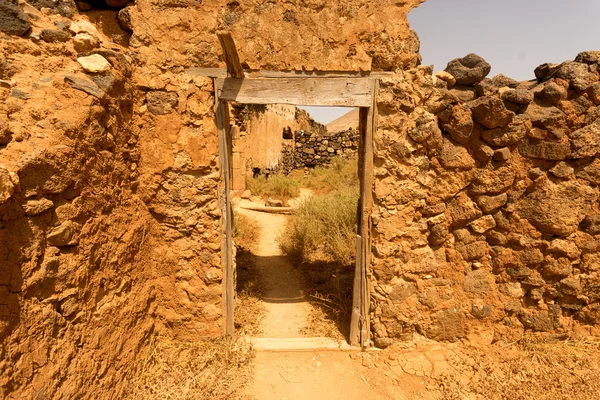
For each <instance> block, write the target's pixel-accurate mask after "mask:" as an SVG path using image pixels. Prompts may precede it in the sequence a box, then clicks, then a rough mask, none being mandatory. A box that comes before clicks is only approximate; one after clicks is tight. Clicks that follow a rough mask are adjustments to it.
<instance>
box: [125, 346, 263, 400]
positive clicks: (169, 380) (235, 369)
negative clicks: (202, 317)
mask: <svg viewBox="0 0 600 400" xmlns="http://www.w3.org/2000/svg"><path fill="white" fill-rule="evenodd" d="M253 357H254V354H253V351H252V349H251V347H250V345H249V344H247V343H245V342H244V341H241V340H235V339H231V338H220V339H213V340H206V341H200V342H193V343H185V342H175V341H170V340H166V339H162V340H161V339H159V338H157V337H154V338H153V339H152V342H151V343H150V346H149V351H148V354H147V356H146V358H145V359H144V360H143V361H141V363H140V364H141V365H140V368H139V371H138V373H137V374H136V375H135V376H134V377H133V378H132V379H131V380H130V381H129V382H128V383H127V384H126V390H125V393H123V396H122V398H126V399H136V400H146V399H148V400H150V399H153V400H154V399H157V400H158V399H160V400H163V399H173V400H192V399H193V400H217V399H245V398H247V397H245V396H244V395H243V388H244V387H245V386H246V385H247V384H248V383H249V382H250V380H251V371H250V362H251V360H252V359H253Z"/></svg>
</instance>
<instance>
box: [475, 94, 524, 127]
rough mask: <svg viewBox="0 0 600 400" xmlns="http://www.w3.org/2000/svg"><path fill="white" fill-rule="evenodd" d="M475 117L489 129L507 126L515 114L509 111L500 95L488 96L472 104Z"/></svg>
mask: <svg viewBox="0 0 600 400" xmlns="http://www.w3.org/2000/svg"><path fill="white" fill-rule="evenodd" d="M471 110H472V111H473V119H474V120H475V121H477V122H478V123H480V124H481V125H483V126H485V127H486V128H488V129H494V128H499V127H503V126H507V125H508V124H509V123H510V122H511V121H512V119H513V118H514V116H515V114H514V113H513V112H512V111H508V110H507V109H506V107H505V106H504V103H503V102H502V100H500V99H499V98H498V97H495V96H494V97H492V96H486V97H482V98H479V99H477V100H475V101H474V102H473V103H472V104H471Z"/></svg>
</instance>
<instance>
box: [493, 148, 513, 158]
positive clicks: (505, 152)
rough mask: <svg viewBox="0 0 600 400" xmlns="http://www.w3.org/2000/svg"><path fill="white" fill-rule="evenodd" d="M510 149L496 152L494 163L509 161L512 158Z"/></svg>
mask: <svg viewBox="0 0 600 400" xmlns="http://www.w3.org/2000/svg"><path fill="white" fill-rule="evenodd" d="M510 154H511V153H510V149H509V148H508V147H503V148H501V149H497V150H495V151H494V161H507V160H508V159H509V158H510Z"/></svg>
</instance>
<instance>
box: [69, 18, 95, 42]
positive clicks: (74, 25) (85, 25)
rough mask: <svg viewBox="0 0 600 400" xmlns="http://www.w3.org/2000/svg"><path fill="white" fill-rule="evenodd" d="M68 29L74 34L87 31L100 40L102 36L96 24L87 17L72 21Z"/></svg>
mask: <svg viewBox="0 0 600 400" xmlns="http://www.w3.org/2000/svg"><path fill="white" fill-rule="evenodd" d="M68 29H69V31H70V32H71V33H72V34H73V35H76V34H78V33H87V34H88V35H92V36H94V37H96V38H97V39H98V40H99V41H100V38H101V36H100V32H98V29H97V28H96V26H95V25H94V24H92V23H91V22H89V21H87V20H85V19H80V20H78V21H73V22H71V25H69V28H68Z"/></svg>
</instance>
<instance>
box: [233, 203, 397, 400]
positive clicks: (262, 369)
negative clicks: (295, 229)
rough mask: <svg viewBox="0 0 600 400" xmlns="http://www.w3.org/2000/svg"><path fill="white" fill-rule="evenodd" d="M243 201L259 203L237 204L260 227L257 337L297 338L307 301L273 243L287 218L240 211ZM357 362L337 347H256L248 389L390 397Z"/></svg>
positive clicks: (261, 393)
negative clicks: (261, 287) (261, 311)
mask: <svg viewBox="0 0 600 400" xmlns="http://www.w3.org/2000/svg"><path fill="white" fill-rule="evenodd" d="M303 195H305V196H306V195H307V193H303ZM244 205H255V206H256V205H262V204H258V203H251V202H250V201H248V200H241V201H239V202H238V207H237V211H238V212H239V213H241V214H244V215H247V216H249V217H252V218H254V219H256V220H257V221H258V222H259V224H260V227H261V232H260V238H259V243H258V246H257V249H256V255H257V256H258V257H257V258H258V262H257V267H258V268H259V269H260V273H261V276H262V278H263V279H264V284H265V296H264V298H263V300H264V301H265V309H266V315H265V317H264V319H263V322H262V323H263V334H262V337H266V338H300V337H302V336H303V335H302V334H301V333H300V330H301V329H302V327H303V326H304V325H305V324H306V317H307V315H308V313H309V312H310V308H311V306H310V304H309V303H308V302H307V301H306V300H305V298H304V295H303V293H302V280H301V277H300V275H299V272H298V270H297V269H296V268H294V266H293V265H292V263H291V262H290V260H289V259H288V258H287V257H285V256H284V255H282V253H281V250H280V249H279V246H278V243H277V238H278V237H279V235H280V234H281V232H282V230H283V227H284V225H285V221H286V219H287V218H290V217H288V216H285V215H278V214H269V213H263V212H258V211H250V210H244V209H243V208H242V207H243V206H244ZM357 363H358V366H359V367H360V366H361V364H360V361H357V360H356V359H352V358H351V357H350V354H349V353H347V352H340V351H306V352H286V351H283V352H282V351H278V352H269V351H260V352H258V353H257V355H256V359H255V360H254V366H253V368H254V385H253V386H252V387H250V388H248V394H249V395H250V396H251V397H252V398H255V399H260V400H271V399H273V400H275V399H277V400H283V399H285V400H292V399H298V400H300V399H302V400H305V399H328V400H334V399H345V400H352V399H363V400H364V399H377V398H390V397H387V396H383V395H382V394H381V393H379V392H377V391H376V390H375V388H374V387H373V386H372V385H369V384H368V383H367V380H366V379H365V377H364V376H363V375H361V370H360V369H358V370H357V369H356V368H355V367H356V365H357Z"/></svg>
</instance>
